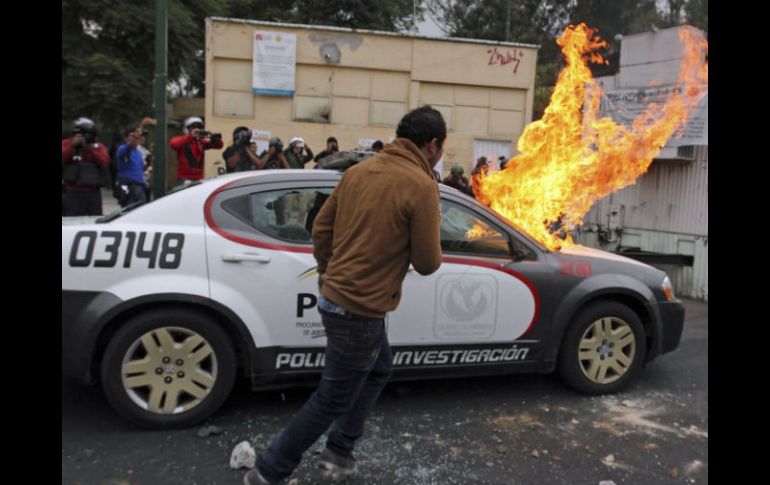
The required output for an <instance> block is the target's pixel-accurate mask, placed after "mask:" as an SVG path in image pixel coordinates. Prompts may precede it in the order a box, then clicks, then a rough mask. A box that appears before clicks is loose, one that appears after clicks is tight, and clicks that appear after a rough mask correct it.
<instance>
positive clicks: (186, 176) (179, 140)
mask: <svg viewBox="0 0 770 485" xmlns="http://www.w3.org/2000/svg"><path fill="white" fill-rule="evenodd" d="M223 146H224V143H223V142H222V134H221V133H209V132H207V131H203V120H202V119H200V118H198V117H197V116H191V117H189V118H187V119H186V120H184V135H181V136H175V137H174V138H172V139H171V148H173V149H174V150H176V160H177V169H176V184H177V185H184V184H185V183H187V182H189V181H193V180H200V179H202V178H203V152H204V150H210V149H212V148H222V147H223Z"/></svg>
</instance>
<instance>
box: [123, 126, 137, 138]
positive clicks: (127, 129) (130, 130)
mask: <svg viewBox="0 0 770 485" xmlns="http://www.w3.org/2000/svg"><path fill="white" fill-rule="evenodd" d="M134 131H136V129H135V128H126V129H125V130H123V136H124V137H126V136H128V135H130V134H131V133H133V132H134Z"/></svg>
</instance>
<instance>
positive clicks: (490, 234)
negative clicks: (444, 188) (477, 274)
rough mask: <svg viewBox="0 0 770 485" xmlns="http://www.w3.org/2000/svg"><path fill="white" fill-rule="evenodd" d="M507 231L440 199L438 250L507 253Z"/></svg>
mask: <svg viewBox="0 0 770 485" xmlns="http://www.w3.org/2000/svg"><path fill="white" fill-rule="evenodd" d="M508 241H509V237H508V233H506V232H504V231H502V230H501V229H499V228H498V227H497V226H495V225H493V224H492V223H490V222H489V221H487V220H486V219H484V218H483V217H481V216H480V215H478V214H477V213H476V212H473V211H471V210H470V209H468V208H466V207H464V206H462V205H460V204H457V203H455V202H450V201H448V200H442V201H441V250H442V251H443V252H446V253H463V254H470V255H477V256H496V257H505V258H509V257H510V249H509V246H508Z"/></svg>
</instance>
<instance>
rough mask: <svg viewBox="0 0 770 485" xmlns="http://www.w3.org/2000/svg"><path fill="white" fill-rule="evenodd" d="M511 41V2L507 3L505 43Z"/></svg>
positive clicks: (509, 0)
mask: <svg viewBox="0 0 770 485" xmlns="http://www.w3.org/2000/svg"><path fill="white" fill-rule="evenodd" d="M510 40H511V0H508V1H507V2H505V41H506V42H509V41H510Z"/></svg>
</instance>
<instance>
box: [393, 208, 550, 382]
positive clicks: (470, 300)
mask: <svg viewBox="0 0 770 485" xmlns="http://www.w3.org/2000/svg"><path fill="white" fill-rule="evenodd" d="M510 241H511V236H510V235H509V233H508V231H507V230H505V229H503V228H501V227H500V226H499V225H497V224H495V223H494V222H493V221H492V220H491V219H490V218H488V217H486V216H485V215H484V214H483V211H480V210H477V209H476V208H473V207H471V206H470V205H469V204H467V203H463V202H461V201H460V200H456V199H449V198H445V197H442V199H441V247H442V252H443V255H444V256H443V263H442V265H441V267H440V268H439V270H438V271H436V272H435V273H434V274H432V275H429V276H427V277H426V276H421V275H419V274H417V273H416V272H414V271H410V272H409V273H408V275H407V277H406V279H405V281H404V288H403V292H402V295H403V296H402V299H401V304H400V305H399V307H398V309H397V310H396V311H394V312H393V313H392V315H391V316H390V318H389V329H388V336H389V339H390V342H391V345H392V346H393V347H394V350H395V353H394V365H395V366H396V367H414V366H444V365H463V364H487V363H493V362H510V361H516V360H526V358H527V351H526V347H525V346H521V345H519V346H517V345H516V343H514V341H517V343H522V342H523V341H521V340H517V339H520V338H521V337H522V336H523V335H525V334H526V333H527V331H528V329H530V328H531V326H532V324H533V323H534V320H535V318H536V315H537V296H536V290H535V289H534V286H533V285H532V283H531V282H530V281H529V279H528V278H527V277H526V276H525V275H523V274H522V273H520V272H518V271H515V270H513V269H510V268H509V267H508V266H509V265H510V263H511V260H512V255H511V246H510Z"/></svg>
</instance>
